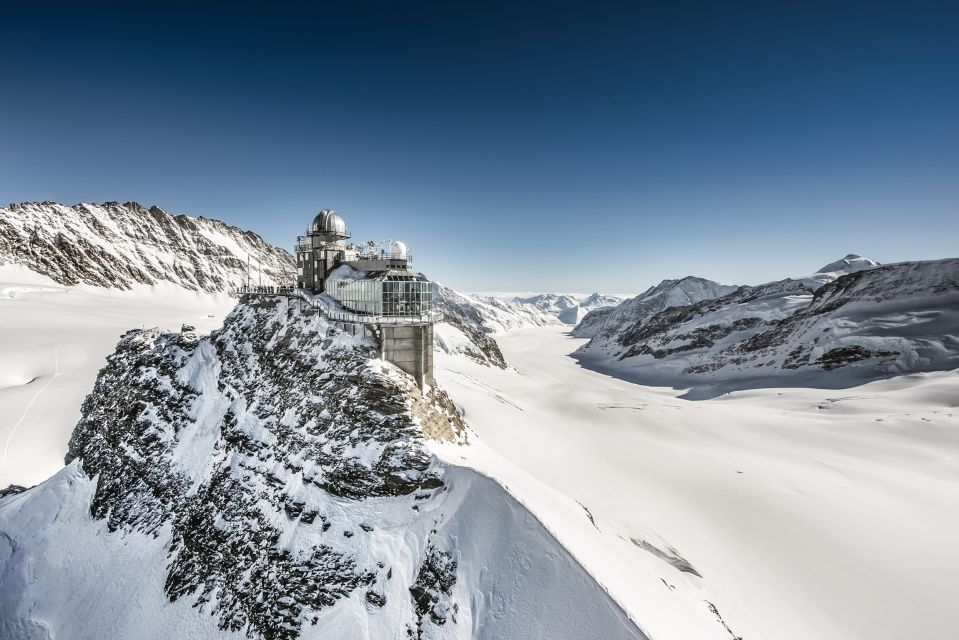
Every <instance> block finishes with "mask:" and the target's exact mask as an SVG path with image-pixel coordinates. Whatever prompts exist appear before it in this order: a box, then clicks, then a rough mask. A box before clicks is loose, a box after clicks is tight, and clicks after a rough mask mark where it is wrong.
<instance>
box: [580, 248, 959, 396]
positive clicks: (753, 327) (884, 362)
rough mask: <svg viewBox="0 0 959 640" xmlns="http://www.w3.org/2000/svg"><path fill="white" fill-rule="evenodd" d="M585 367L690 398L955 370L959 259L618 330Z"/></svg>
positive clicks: (737, 294)
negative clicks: (683, 392)
mask: <svg viewBox="0 0 959 640" xmlns="http://www.w3.org/2000/svg"><path fill="white" fill-rule="evenodd" d="M850 258H852V257H851V256H847V258H846V261H847V262H848V261H849V260H850ZM834 267H836V265H835V264H834V265H827V267H825V268H827V269H829V268H834ZM837 276H838V277H837ZM576 357H577V358H579V360H580V361H581V362H582V363H583V364H584V365H585V366H589V367H592V368H596V369H598V370H602V371H606V372H609V373H613V374H615V375H622V376H626V377H628V378H630V379H632V380H634V381H638V382H643V383H646V384H659V385H666V384H668V385H674V386H677V387H687V388H688V387H692V388H693V391H692V392H691V395H690V397H705V396H709V395H715V394H719V393H723V392H725V391H728V390H730V389H736V388H750V387H756V386H777V385H812V386H819V387H822V388H843V387H849V386H854V385H856V384H861V383H863V382H865V381H868V380H872V379H876V378H880V377H886V376H891V375H900V374H903V373H911V372H918V371H941V370H949V369H953V368H956V367H957V366H959V259H950V260H934V261H928V262H904V263H899V264H891V265H885V266H875V265H874V263H868V264H863V263H862V261H859V262H853V263H852V264H851V265H847V267H846V268H845V271H843V267H840V268H838V269H833V271H832V272H831V273H822V272H821V273H818V274H815V275H814V276H812V277H810V278H805V279H800V280H791V279H787V280H782V281H777V282H771V283H768V284H765V285H759V286H755V287H740V288H738V289H736V290H735V291H733V292H732V293H729V294H727V295H724V296H721V297H716V298H712V299H707V300H703V301H700V302H696V303H693V304H689V305H685V306H673V307H669V308H666V309H664V310H662V311H659V312H658V313H654V314H652V315H649V316H646V317H640V318H639V319H637V320H636V321H635V322H633V323H631V324H628V323H627V324H621V325H617V326H607V328H606V329H605V330H604V331H602V332H600V333H597V334H596V335H594V336H593V338H592V339H591V340H590V342H589V343H588V344H587V345H584V346H583V347H581V348H580V349H579V350H578V351H577V353H576Z"/></svg>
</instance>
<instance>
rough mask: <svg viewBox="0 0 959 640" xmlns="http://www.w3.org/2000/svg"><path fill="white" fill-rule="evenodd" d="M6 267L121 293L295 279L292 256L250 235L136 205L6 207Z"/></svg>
mask: <svg viewBox="0 0 959 640" xmlns="http://www.w3.org/2000/svg"><path fill="white" fill-rule="evenodd" d="M3 264H19V265H22V266H25V267H27V268H29V269H30V270H31V271H33V272H35V273H39V274H41V275H45V276H48V277H50V278H51V279H52V280H54V281H55V282H57V283H59V284H63V285H75V284H80V283H83V284H88V285H92V286H98V287H108V288H115V289H131V288H132V287H134V286H136V285H154V284H157V283H159V282H170V283H172V284H176V285H179V286H180V287H182V288H185V289H189V290H194V291H206V292H221V291H227V290H229V289H230V288H232V287H235V286H237V285H239V284H242V283H243V282H246V280H247V278H248V277H250V278H251V280H252V282H254V283H256V284H263V285H274V284H289V283H292V282H293V280H294V279H295V275H294V271H295V267H294V263H293V258H292V256H291V255H290V254H289V253H287V252H286V251H284V250H283V249H280V248H278V247H274V246H272V245H270V244H267V243H266V242H264V241H263V239H262V238H260V236H258V235H257V234H255V233H253V232H251V231H243V230H241V229H238V228H236V227H232V226H230V225H228V224H225V223H223V222H220V221H219V220H210V219H208V218H204V217H191V216H186V215H171V214H169V213H167V212H166V211H164V210H163V209H161V208H159V207H150V208H149V209H146V208H144V207H142V206H141V205H139V204H137V203H136V202H127V203H124V204H119V203H116V202H106V203H103V204H90V203H81V204H76V205H74V206H72V207H67V206H64V205H61V204H57V203H54V202H42V203H37V202H23V203H19V204H11V205H10V207H9V208H0V265H3Z"/></svg>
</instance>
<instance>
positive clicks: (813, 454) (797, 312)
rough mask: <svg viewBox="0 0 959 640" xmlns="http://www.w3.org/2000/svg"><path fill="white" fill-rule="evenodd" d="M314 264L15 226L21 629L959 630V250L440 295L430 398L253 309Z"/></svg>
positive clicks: (161, 232) (251, 252)
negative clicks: (633, 290)
mask: <svg viewBox="0 0 959 640" xmlns="http://www.w3.org/2000/svg"><path fill="white" fill-rule="evenodd" d="M293 272H294V263H293V260H292V257H291V256H290V255H289V254H288V253H287V252H286V251H284V250H282V249H279V248H276V247H272V246H270V245H269V244H268V243H266V242H264V241H263V240H262V239H260V238H259V236H256V235H255V234H253V233H251V232H247V231H242V230H240V229H236V228H234V227H230V226H229V225H226V224H224V223H221V222H218V221H214V220H208V219H205V218H197V217H191V216H182V215H170V214H168V213H166V212H165V211H163V210H162V209H159V208H157V207H152V208H145V207H142V206H140V205H138V204H136V203H126V204H118V203H106V204H102V205H95V204H81V205H76V206H73V207H66V206H62V205H58V204H55V203H24V204H18V205H11V206H10V207H9V208H6V209H0V638H4V639H6V638H12V639H18V640H19V639H23V640H39V639H43V640H49V639H75V638H76V639H90V640H93V639H97V640H101V639H106V638H123V639H128V638H133V639H139V638H150V639H152V638H210V639H213V638H251V639H258V638H264V639H274V638H277V639H292V638H333V639H336V638H344V639H346V638H376V639H379V638H490V639H493V638H495V639H500V638H517V639H524V638H542V639H544V640H545V639H550V640H573V639H597V640H601V639H602V640H605V639H613V638H657V639H660V638H661V639H677V640H685V639H692V638H696V639H698V638H704V639H717V640H721V639H725V640H730V639H732V638H743V639H746V640H755V639H767V638H771V639H777V638H778V639H790V640H791V639H796V640H799V639H803V640H806V639H808V638H817V639H829V640H833V639H834V640H846V639H850V638H863V639H866V638H868V639H870V640H874V639H889V640H893V639H898V638H907V637H909V638H931V639H939V638H942V639H947V638H953V637H955V630H956V629H957V628H959V607H957V606H956V602H959V546H957V545H956V544H955V540H956V539H959V371H957V366H959V260H936V261H927V262H909V263H900V264H893V265H879V264H877V263H875V262H874V261H871V260H868V259H866V258H862V257H859V256H855V255H849V256H846V257H845V258H843V259H840V260H838V261H836V262H834V263H831V264H829V265H826V266H824V267H822V268H820V269H818V270H817V271H816V272H815V273H813V274H811V275H804V276H800V277H798V278H796V279H786V280H781V281H777V282H772V283H766V284H762V285H756V286H738V285H723V284H718V283H715V282H711V281H709V280H705V279H702V278H695V277H690V278H683V279H679V280H666V281H664V282H662V283H661V284H660V285H657V286H656V287H652V288H650V289H649V290H647V291H646V292H644V293H643V294H640V295H639V296H636V297H632V298H629V299H626V298H625V297H623V296H611V295H601V294H589V295H586V294H504V293H481V294H467V293H460V292H456V291H454V290H452V289H449V288H447V287H443V286H441V285H440V286H437V289H436V291H435V300H436V303H437V306H438V307H439V308H441V309H442V310H443V312H444V314H445V320H446V321H445V322H444V323H442V324H440V325H438V326H437V327H436V337H435V342H436V350H437V351H436V354H435V363H436V379H437V380H436V385H433V386H427V387H426V388H425V389H422V390H421V389H420V388H419V387H417V386H416V385H415V384H414V383H413V381H412V379H411V378H410V377H409V376H408V375H406V374H404V373H403V372H401V371H400V370H399V369H397V368H396V367H395V366H393V365H391V364H390V363H388V362H385V361H384V360H381V359H379V358H378V357H377V350H376V345H375V344H374V343H373V342H372V340H370V339H369V338H362V337H359V336H353V335H350V334H347V333H345V332H343V331H342V330H340V329H338V328H337V327H336V325H334V324H333V323H331V322H328V321H327V319H326V318H325V317H324V316H323V315H322V314H304V313H302V310H300V309H299V308H298V307H295V306H293V305H291V304H290V303H289V301H288V299H286V298H282V297H256V298H251V297H244V298H242V299H241V300H240V301H239V302H237V300H236V299H235V298H232V297H231V296H230V295H229V294H228V291H229V290H230V289H231V288H232V287H234V286H236V285H237V284H240V283H242V282H244V281H246V280H248V279H251V278H252V279H254V281H255V282H260V283H263V284H268V285H272V284H277V283H285V282H288V281H289V279H290V277H291V274H292V273H293ZM251 274H252V275H251ZM434 275H441V274H434ZM3 487H6V488H5V489H4V488H3Z"/></svg>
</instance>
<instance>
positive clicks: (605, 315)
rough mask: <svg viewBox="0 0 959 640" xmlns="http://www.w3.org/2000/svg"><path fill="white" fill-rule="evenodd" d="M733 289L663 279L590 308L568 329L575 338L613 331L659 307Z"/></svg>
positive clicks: (696, 280)
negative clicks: (622, 299) (633, 294)
mask: <svg viewBox="0 0 959 640" xmlns="http://www.w3.org/2000/svg"><path fill="white" fill-rule="evenodd" d="M735 290H736V287H734V286H729V285H724V284H719V283H718V282H713V281H712V280H706V279H704V278H696V277H693V276H688V277H685V278H682V279H680V280H663V281H662V282H660V283H659V284H658V285H656V286H655V287H650V288H649V289H647V290H646V291H645V292H643V293H641V294H640V295H638V296H636V297H635V298H632V299H631V300H627V301H625V302H623V303H622V304H619V305H618V306H603V307H600V308H597V309H594V310H592V311H590V312H589V313H588V314H586V316H585V317H583V318H582V320H580V322H579V324H577V325H576V327H575V328H574V329H573V332H572V333H573V335H574V336H576V337H578V338H591V337H593V336H595V335H597V334H599V333H604V334H608V335H614V334H616V333H617V332H619V331H621V330H622V329H623V328H624V327H627V326H630V325H635V324H637V323H641V322H644V321H645V320H647V319H648V318H651V317H652V316H654V315H656V314H657V313H659V312H660V311H662V310H663V309H667V308H669V307H676V306H681V305H687V304H693V303H696V302H699V301H701V300H710V299H712V298H718V297H719V296H722V295H725V294H727V293H730V292H732V291H735Z"/></svg>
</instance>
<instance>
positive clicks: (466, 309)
mask: <svg viewBox="0 0 959 640" xmlns="http://www.w3.org/2000/svg"><path fill="white" fill-rule="evenodd" d="M433 301H434V304H435V305H436V307H437V309H439V310H440V311H442V312H443V313H444V315H445V323H443V324H440V325H439V326H437V331H436V348H437V350H439V351H441V352H444V353H449V354H462V355H465V356H467V357H469V358H471V359H473V360H475V361H477V362H481V363H484V364H487V365H491V366H496V367H500V368H503V367H506V365H507V363H506V360H505V359H504V358H503V354H502V353H500V351H499V346H498V345H497V344H496V339H495V338H494V336H495V335H498V334H504V333H507V332H510V331H515V330H516V329H522V328H526V327H541V326H550V325H560V324H567V325H574V324H576V322H578V321H579V319H580V318H582V317H583V316H584V315H585V314H586V313H588V312H590V311H591V310H599V309H603V308H606V307H609V306H614V305H616V304H619V303H620V302H621V301H622V298H621V297H618V296H610V295H604V294H599V293H592V294H588V295H582V294H557V293H541V294H535V295H528V296H523V295H516V294H503V293H500V294H481V293H460V292H458V291H454V290H453V289H450V288H449V287H446V286H444V285H442V284H437V285H436V287H435V289H434V292H433Z"/></svg>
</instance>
